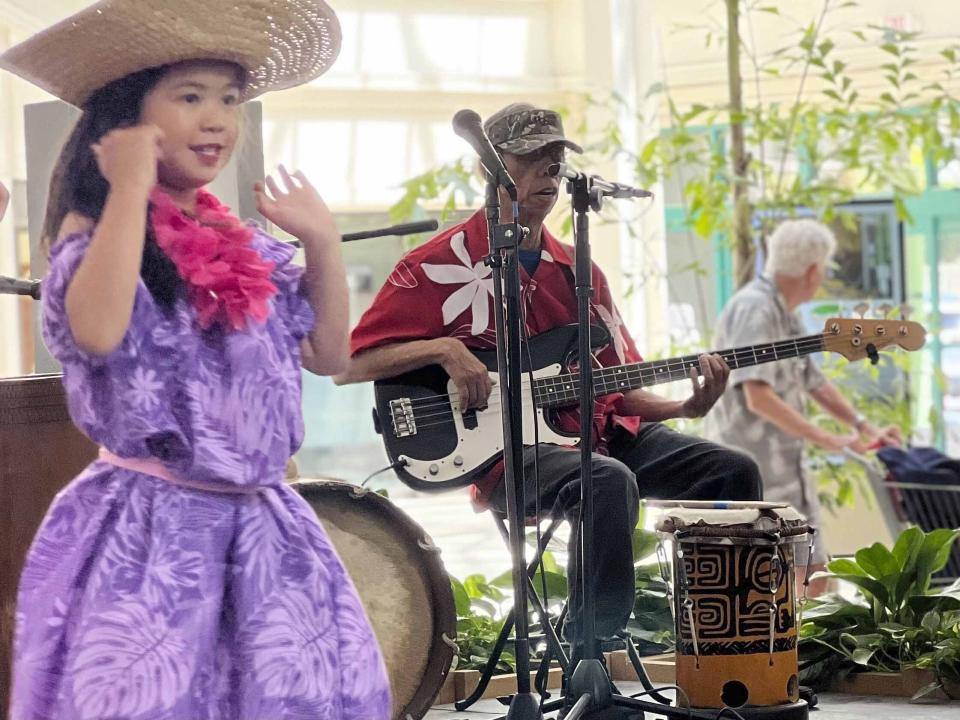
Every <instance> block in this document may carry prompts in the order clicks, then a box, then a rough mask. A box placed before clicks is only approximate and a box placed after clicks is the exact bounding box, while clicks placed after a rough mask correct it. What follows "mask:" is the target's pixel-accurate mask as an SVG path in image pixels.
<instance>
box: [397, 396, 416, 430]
mask: <svg viewBox="0 0 960 720" xmlns="http://www.w3.org/2000/svg"><path fill="white" fill-rule="evenodd" d="M390 418H391V419H392V420H393V434H394V436H395V437H398V438H402V437H410V436H411V435H416V434H417V419H416V418H415V417H414V415H413V403H412V402H410V398H398V399H397V400H391V401H390Z"/></svg>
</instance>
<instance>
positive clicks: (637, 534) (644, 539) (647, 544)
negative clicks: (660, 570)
mask: <svg viewBox="0 0 960 720" xmlns="http://www.w3.org/2000/svg"><path fill="white" fill-rule="evenodd" d="M657 543H658V540H657V534H656V533H654V532H651V531H650V530H644V529H643V528H641V527H637V528H634V530H633V561H634V563H640V562H643V561H644V560H646V559H647V558H648V557H650V555H652V554H653V553H655V552H656V550H657Z"/></svg>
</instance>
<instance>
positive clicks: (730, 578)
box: [673, 538, 800, 708]
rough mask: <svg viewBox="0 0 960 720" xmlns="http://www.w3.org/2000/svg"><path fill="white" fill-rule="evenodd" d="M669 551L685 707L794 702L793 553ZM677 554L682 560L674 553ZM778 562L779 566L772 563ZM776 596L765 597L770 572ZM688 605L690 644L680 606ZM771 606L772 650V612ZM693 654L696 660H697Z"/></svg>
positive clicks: (707, 544) (710, 546)
mask: <svg viewBox="0 0 960 720" xmlns="http://www.w3.org/2000/svg"><path fill="white" fill-rule="evenodd" d="M673 545H674V568H677V569H679V568H680V567H681V565H680V563H681V562H682V566H683V568H684V575H685V581H686V591H685V592H684V589H683V582H682V580H681V578H680V577H679V576H677V577H675V593H674V610H675V616H676V630H677V654H676V659H677V660H676V662H677V684H678V685H679V686H680V687H681V688H683V690H684V691H685V692H686V693H687V695H688V698H689V701H690V704H691V706H693V707H699V708H721V707H724V706H726V705H729V706H731V707H738V706H744V705H747V706H770V705H779V704H785V703H793V702H796V701H797V700H798V699H799V683H798V663H797V623H796V581H795V578H794V567H795V562H794V556H795V548H797V547H800V546H798V545H796V544H795V543H793V542H788V543H776V544H774V543H765V544H750V543H745V542H743V541H740V542H737V543H730V542H723V541H720V540H717V539H714V538H710V539H704V538H697V542H692V541H686V540H679V541H675V542H674V543H673ZM681 552H682V558H681V557H680V553H681ZM774 557H776V558H777V560H776V561H773V558H774ZM777 563H779V568H780V570H778V571H776V572H775V577H776V591H775V592H771V587H770V586H771V568H774V569H776V567H777ZM687 598H689V600H690V601H692V611H693V618H694V623H695V624H696V630H697V643H696V648H695V646H694V642H693V637H692V633H691V625H690V622H689V614H688V612H687V611H686V609H685V606H684V601H685V600H686V599H687ZM771 604H773V606H774V607H775V610H776V612H775V614H774V618H775V619H774V632H773V652H772V653H771V652H770V615H771V613H770V608H771ZM697 651H699V657H698V654H697Z"/></svg>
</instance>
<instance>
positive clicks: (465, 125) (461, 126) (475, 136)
mask: <svg viewBox="0 0 960 720" xmlns="http://www.w3.org/2000/svg"><path fill="white" fill-rule="evenodd" d="M453 131H454V132H455V133H456V134H457V135H459V136H460V137H462V138H463V139H464V140H466V141H467V142H468V143H470V147H472V148H473V149H474V151H475V152H476V153H477V155H479V156H480V164H481V165H483V167H484V168H485V169H486V171H487V172H488V173H489V174H490V176H491V177H492V178H493V179H494V180H495V181H496V182H497V183H498V184H500V185H502V186H503V187H504V188H505V189H506V191H507V194H508V195H510V199H511V200H513V201H514V202H516V201H517V184H516V183H515V182H514V181H513V178H512V177H510V173H508V172H507V169H506V168H505V167H504V166H503V160H502V159H501V158H500V155H499V154H498V153H497V151H496V149H495V148H494V147H493V143H491V142H490V138H488V137H487V133H485V132H484V130H483V124H482V123H481V121H480V116H479V115H477V113H476V112H474V111H473V110H461V111H459V112H458V113H457V114H456V115H454V116H453Z"/></svg>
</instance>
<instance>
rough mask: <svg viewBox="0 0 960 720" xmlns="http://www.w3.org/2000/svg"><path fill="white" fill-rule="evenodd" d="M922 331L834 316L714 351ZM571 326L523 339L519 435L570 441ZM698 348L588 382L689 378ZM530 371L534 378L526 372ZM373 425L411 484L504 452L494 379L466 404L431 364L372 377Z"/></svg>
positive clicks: (805, 351)
mask: <svg viewBox="0 0 960 720" xmlns="http://www.w3.org/2000/svg"><path fill="white" fill-rule="evenodd" d="M925 335H926V330H925V329H924V328H923V326H921V325H920V324H918V323H916V322H910V321H907V320H869V319H862V318H861V319H849V318H833V319H830V320H827V322H826V325H825V327H824V330H823V332H822V333H820V334H817V335H808V336H805V337H798V338H792V339H789V340H780V341H777V342H773V343H766V344H762V345H750V346H746V347H739V348H733V349H731V350H722V351H719V352H717V353H716V354H717V355H719V356H720V357H722V358H723V359H724V360H725V361H726V363H727V365H729V366H730V368H731V369H732V370H736V369H737V368H743V367H750V366H751V365H759V364H761V363H767V362H774V361H777V360H784V359H787V358H796V357H803V356H805V355H810V354H811V353H816V352H835V353H839V354H840V355H843V356H844V357H846V358H847V359H848V360H860V359H863V358H870V359H871V360H872V361H873V362H877V360H878V359H879V356H878V352H879V351H880V350H882V349H883V348H886V347H890V346H898V347H900V348H903V349H904V350H911V351H912V350H917V349H919V348H921V347H922V346H923V343H924V339H925ZM590 336H591V341H593V342H592V344H593V345H594V346H595V347H603V346H604V345H606V343H607V342H608V341H609V335H608V333H607V331H606V329H605V328H602V327H598V326H592V327H591V332H590ZM576 349H577V326H576V325H566V326H562V327H559V328H555V329H553V330H550V331H548V332H545V333H541V334H540V335H536V336H534V337H533V338H531V339H530V358H529V360H530V363H531V366H532V367H531V368H528V367H527V358H526V357H524V358H523V360H524V368H523V371H524V374H523V383H522V391H521V399H522V404H523V408H522V416H523V442H524V444H525V445H532V444H533V443H534V424H536V425H537V431H538V438H539V441H540V442H542V443H555V444H558V445H576V444H578V443H579V434H576V435H572V434H569V433H566V432H563V431H561V430H559V429H558V427H557V426H556V424H555V423H554V418H553V411H554V410H555V409H557V408H560V407H564V406H575V405H577V404H578V403H579V383H580V378H579V375H578V374H577V373H573V372H570V371H569V369H568V368H569V367H570V366H571V365H572V363H573V362H574V361H575V359H576ZM474 355H476V357H477V358H478V359H479V360H480V361H481V362H483V363H484V364H485V365H486V366H487V368H488V369H489V370H490V374H491V376H493V377H496V374H497V373H496V369H497V355H496V352H495V351H493V350H490V351H481V352H475V353H474ZM699 365H700V362H699V359H698V356H697V355H686V356H683V357H674V358H669V359H667V360H654V361H651V362H640V363H631V364H628V365H617V366H614V367H604V368H596V369H595V370H594V371H593V385H594V391H595V393H596V395H597V396H602V395H608V394H611V393H615V392H626V391H627V390H633V389H636V388H648V387H651V386H653V385H659V384H660V383H667V382H673V381H676V380H683V379H686V378H689V377H690V369H691V368H693V367H696V368H698V369H699ZM530 369H532V375H533V382H532V384H531V382H530V374H529V373H528V370H530ZM374 396H375V402H376V407H375V408H374V411H373V414H374V424H375V426H376V429H377V432H378V433H380V434H381V436H382V437H383V442H384V445H385V446H386V450H387V455H388V457H389V458H390V460H391V462H393V463H394V464H395V466H397V470H396V472H397V475H398V476H399V477H400V479H401V480H402V481H403V482H404V483H406V484H407V485H409V486H410V487H412V488H414V489H417V490H426V491H439V490H449V489H451V488H455V487H460V486H463V485H469V484H471V483H473V482H475V481H476V480H477V479H478V478H480V477H482V476H483V474H484V473H485V472H486V471H487V470H489V468H490V467H491V466H492V465H493V464H494V463H496V462H497V461H498V460H499V459H500V457H501V455H502V452H503V428H502V426H501V414H500V395H499V388H498V387H495V388H494V391H493V393H492V394H491V396H490V400H489V405H488V406H487V407H485V408H474V409H470V410H467V411H466V412H464V411H463V409H462V408H461V406H460V398H459V396H458V393H457V389H456V387H455V386H454V384H453V383H452V382H451V381H450V378H449V377H448V376H447V374H446V373H445V372H444V371H443V369H442V368H441V367H440V366H438V365H431V366H428V367H425V368H421V369H419V370H414V371H412V372H409V373H405V374H403V375H399V376H397V377H393V378H388V379H384V380H378V381H377V382H376V383H374Z"/></svg>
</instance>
